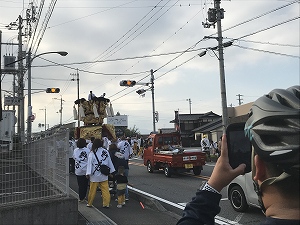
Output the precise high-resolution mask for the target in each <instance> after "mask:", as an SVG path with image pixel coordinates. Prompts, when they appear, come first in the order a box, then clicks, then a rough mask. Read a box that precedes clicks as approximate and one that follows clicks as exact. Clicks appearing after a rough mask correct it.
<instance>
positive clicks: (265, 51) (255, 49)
mask: <svg viewBox="0 0 300 225" xmlns="http://www.w3.org/2000/svg"><path fill="white" fill-rule="evenodd" d="M233 46H235V47H239V48H243V49H248V50H253V51H257V52H264V53H270V54H275V55H280V56H288V57H292V58H300V56H296V55H289V54H284V53H279V52H271V51H267V50H262V49H257V48H250V47H245V46H240V45H234V44H233Z"/></svg>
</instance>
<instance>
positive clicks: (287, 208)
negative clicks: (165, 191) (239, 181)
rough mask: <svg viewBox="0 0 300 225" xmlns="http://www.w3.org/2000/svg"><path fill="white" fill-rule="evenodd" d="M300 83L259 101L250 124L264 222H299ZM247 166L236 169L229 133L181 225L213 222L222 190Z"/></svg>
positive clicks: (279, 224) (265, 224) (289, 224)
mask: <svg viewBox="0 0 300 225" xmlns="http://www.w3.org/2000/svg"><path fill="white" fill-rule="evenodd" d="M299 121H300V86H293V87H290V88H288V89H286V90H283V89H275V90H273V91H271V92H270V93H269V94H267V95H264V96H262V97H260V98H259V99H257V100H256V101H255V102H254V104H253V106H252V108H251V111H250V113H249V118H248V120H247V121H246V124H245V134H246V136H247V137H248V138H249V139H250V141H251V143H252V146H253V148H252V149H253V150H252V151H253V152H252V153H253V154H252V162H253V163H252V177H253V181H254V186H255V191H256V193H257V194H258V198H259V202H260V206H261V209H262V210H263V212H264V213H265V215H266V219H265V221H263V222H262V223H261V224H262V225H269V224H276V225H299V224H300V213H299V212H300V210H299V209H300V207H299V146H300V140H299V138H300V135H299V132H300V125H299ZM245 167H246V165H245V164H241V165H239V166H238V167H237V168H235V169H232V167H231V166H230V164H229V159H228V149H227V139H226V135H223V137H222V145H221V156H220V158H219V159H218V161H217V163H216V166H215V168H214V170H213V172H212V175H211V177H210V178H209V180H208V182H207V183H205V184H204V185H203V186H202V187H200V189H199V190H198V191H197V193H196V196H195V197H194V198H193V199H192V201H191V202H189V203H188V204H187V205H186V207H185V209H184V212H183V216H182V218H181V219H180V220H179V221H178V222H177V225H196V224H197V225H202V224H207V225H213V224H215V223H214V217H215V216H216V215H217V214H218V213H219V212H220V207H219V203H220V199H221V194H220V192H221V190H222V189H223V188H224V187H226V186H227V185H228V184H229V183H230V182H231V181H232V180H233V179H234V178H235V177H237V176H238V175H241V174H243V173H244V169H245Z"/></svg>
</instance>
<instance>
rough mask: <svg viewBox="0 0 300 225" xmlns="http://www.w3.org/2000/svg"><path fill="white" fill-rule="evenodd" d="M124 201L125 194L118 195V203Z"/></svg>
mask: <svg viewBox="0 0 300 225" xmlns="http://www.w3.org/2000/svg"><path fill="white" fill-rule="evenodd" d="M124 202H125V194H124V195H120V196H118V204H119V205H122V204H123V203H124Z"/></svg>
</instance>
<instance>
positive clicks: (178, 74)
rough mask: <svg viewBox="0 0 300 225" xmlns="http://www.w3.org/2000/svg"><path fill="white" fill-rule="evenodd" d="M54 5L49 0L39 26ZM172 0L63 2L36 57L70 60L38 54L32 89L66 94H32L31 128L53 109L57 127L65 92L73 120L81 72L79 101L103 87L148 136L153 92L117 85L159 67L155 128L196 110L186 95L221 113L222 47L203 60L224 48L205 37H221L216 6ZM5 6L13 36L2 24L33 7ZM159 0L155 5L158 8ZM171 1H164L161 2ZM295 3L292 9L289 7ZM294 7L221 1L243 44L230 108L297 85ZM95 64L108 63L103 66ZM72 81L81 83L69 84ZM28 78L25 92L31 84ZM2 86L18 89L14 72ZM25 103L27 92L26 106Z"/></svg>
mask: <svg viewBox="0 0 300 225" xmlns="http://www.w3.org/2000/svg"><path fill="white" fill-rule="evenodd" d="M49 3H50V1H45V5H44V9H43V15H42V16H41V21H40V24H39V25H41V22H42V21H43V20H44V17H45V13H46V12H47V10H48V9H47V7H48V6H49ZM158 3H159V4H158ZM174 3H175V1H170V2H165V1H162V2H159V1H156V2H153V1H72V2H70V1H58V2H57V4H56V6H55V8H54V11H53V14H52V16H51V18H50V20H49V23H48V25H47V29H46V31H45V34H44V36H43V39H42V41H41V43H40V46H39V48H38V51H37V53H42V52H48V51H67V52H68V53H69V54H68V55H67V56H66V57H61V56H59V55H56V54H51V55H50V54H49V55H45V56H43V58H45V59H47V60H50V61H54V62H56V63H58V64H62V65H64V64H65V66H57V65H56V66H53V63H51V62H49V61H45V60H42V59H39V58H36V59H34V63H33V66H35V67H33V69H32V77H33V78H36V79H33V80H32V88H35V89H45V88H47V87H59V88H61V93H60V94H53V95H50V94H46V93H43V92H42V93H36V94H33V95H32V103H33V111H34V112H35V113H36V116H37V118H36V121H34V122H33V130H34V131H39V130H41V129H40V128H38V126H37V124H38V123H43V120H44V112H43V111H40V110H39V109H40V108H45V107H47V121H48V122H49V124H50V126H53V125H55V124H58V123H59V116H60V115H59V114H57V113H56V112H57V111H58V110H59V109H60V101H57V100H53V98H60V95H62V99H63V100H64V101H63V121H64V122H71V121H73V120H72V113H73V112H72V107H73V104H74V101H75V100H76V99H77V82H76V76H74V74H76V73H77V69H78V73H79V79H80V82H79V84H80V85H79V91H80V97H84V98H87V95H88V92H89V91H90V90H93V92H94V93H96V94H97V95H101V94H102V93H103V92H105V93H106V94H107V96H108V97H109V98H110V99H111V101H112V103H113V106H114V111H115V112H117V111H119V112H120V113H121V114H127V115H129V127H133V126H134V125H135V126H136V127H137V128H138V129H139V130H140V131H141V132H142V133H149V132H150V131H151V130H152V127H153V123H152V99H151V92H150V91H147V92H146V96H145V98H141V97H140V96H139V95H138V94H136V93H135V89H137V88H139V87H141V88H145V87H144V86H136V87H133V88H124V87H120V86H119V82H120V80H124V79H132V80H137V81H140V82H149V81H150V70H151V69H153V70H154V71H155V73H154V77H155V81H154V82H155V83H154V84H155V110H156V111H158V112H159V114H160V121H159V122H158V123H156V128H163V127H172V126H173V124H170V123H169V121H171V120H172V119H174V110H178V109H179V111H180V112H181V113H189V104H188V101H186V99H189V98H190V99H191V100H192V105H191V107H192V113H205V112H208V111H213V112H215V113H218V114H221V112H222V109H221V94H220V79H219V77H220V76H219V74H220V72H219V71H220V69H219V60H218V52H217V51H215V52H213V51H212V50H208V51H207V54H206V55H205V56H203V57H201V58H200V57H198V56H197V54H199V53H200V52H202V51H204V50H205V49H209V48H210V47H215V46H217V45H218V42H217V40H216V39H215V38H212V39H205V40H203V38H204V36H211V37H217V29H216V28H215V29H213V28H210V29H205V28H203V26H202V22H205V18H206V17H207V10H208V8H210V7H213V5H204V4H201V3H200V2H199V1H190V2H189V3H187V2H183V1H179V2H178V3H177V4H175V5H174ZM1 4H2V5H1V8H0V15H1V20H0V21H1V23H0V29H1V30H2V41H3V42H9V40H11V39H12V38H13V37H16V35H17V31H16V30H10V31H8V30H7V29H6V28H5V27H4V25H7V24H9V23H10V22H13V21H15V20H16V19H17V17H18V15H19V14H21V15H22V16H24V15H25V14H24V12H25V10H26V8H27V6H26V5H25V8H24V9H22V5H21V4H19V3H16V2H5V3H1ZM156 4H158V6H156V7H154V6H155V5H156ZM164 4H167V5H166V6H165V7H163V5H164ZM189 4H190V5H189ZM288 4H291V5H289V6H286V5H288ZM297 4H299V3H294V4H292V3H290V2H283V1H234V0H232V1H222V2H221V7H222V8H224V10H225V15H224V19H223V20H222V30H223V37H224V42H225V41H229V40H232V39H239V38H242V39H239V40H236V41H235V42H234V46H230V47H228V48H225V49H224V64H225V78H226V90H227V103H228V105H229V104H233V105H237V104H238V101H237V96H236V95H237V94H241V95H243V97H242V98H243V102H244V103H247V102H250V101H254V100H255V99H256V98H258V97H259V96H260V95H262V94H265V93H267V92H269V91H270V90H271V89H274V88H287V87H288V86H291V85H294V84H299V39H300V38H299V18H298V19H295V20H292V19H293V18H295V17H297V16H299V11H298V9H297V7H296V5H297ZM289 20H291V21H289ZM287 21H289V22H287ZM13 42H17V39H13ZM196 43H197V44H196ZM27 44H28V43H26V42H24V50H27ZM186 50H188V52H185V53H184V54H180V53H178V54H170V53H174V52H184V51H186ZM192 50H193V51H192ZM274 53H277V54H274ZM5 54H14V55H16V54H17V47H16V46H9V47H8V46H2V55H5ZM151 55H152V57H149V56H151ZM153 55H156V56H153ZM290 56H297V57H298V58H295V57H290ZM135 57H136V58H135ZM193 57H194V58H193ZM128 58H131V59H128ZM96 60H98V61H99V60H102V61H103V62H97V63H96ZM108 60H109V61H108ZM86 62H90V63H86ZM91 62H92V63H91ZM46 65H47V66H46ZM45 66H46V67H45ZM71 74H72V75H71ZM104 74H105V75H104ZM26 77H27V75H25V78H26ZM287 77H288V79H287ZM72 78H73V79H75V81H71V79H72ZM25 84H26V87H25V88H27V80H25ZM2 86H3V89H4V90H12V76H11V75H5V77H4V78H3V81H2ZM2 94H4V93H2ZM5 94H6V93H5ZM25 94H26V91H25ZM26 101H27V96H25V104H26Z"/></svg>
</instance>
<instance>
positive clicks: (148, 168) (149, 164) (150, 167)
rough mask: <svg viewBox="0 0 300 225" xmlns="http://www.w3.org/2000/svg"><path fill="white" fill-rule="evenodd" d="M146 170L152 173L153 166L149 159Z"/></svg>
mask: <svg viewBox="0 0 300 225" xmlns="http://www.w3.org/2000/svg"><path fill="white" fill-rule="evenodd" d="M147 170H148V172H149V173H153V167H152V165H151V162H150V161H148V162H147Z"/></svg>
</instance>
